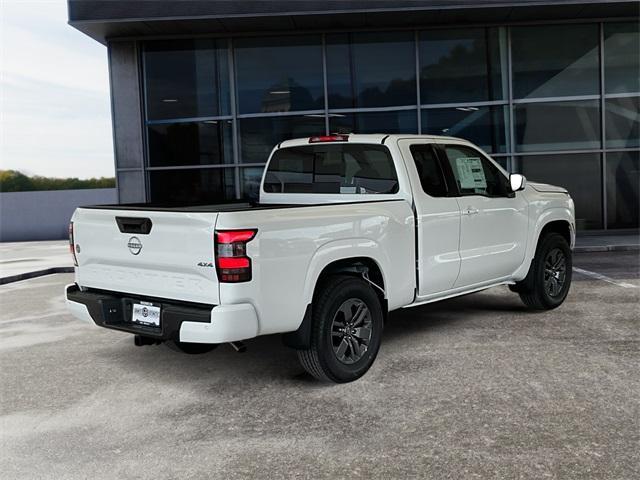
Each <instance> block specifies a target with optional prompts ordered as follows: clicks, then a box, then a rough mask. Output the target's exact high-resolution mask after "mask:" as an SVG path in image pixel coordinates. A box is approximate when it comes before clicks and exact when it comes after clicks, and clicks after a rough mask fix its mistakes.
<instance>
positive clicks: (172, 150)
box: [147, 120, 233, 167]
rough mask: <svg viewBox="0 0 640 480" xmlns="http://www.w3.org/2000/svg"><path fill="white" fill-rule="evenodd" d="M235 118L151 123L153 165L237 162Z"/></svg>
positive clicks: (151, 160) (151, 156)
mask: <svg viewBox="0 0 640 480" xmlns="http://www.w3.org/2000/svg"><path fill="white" fill-rule="evenodd" d="M231 123H232V122H231V120H206V121H204V122H188V123H167V124H158V125H150V126H149V127H148V130H147V131H148V136H149V165H150V166H152V167H169V166H187V165H217V164H220V163H233V152H232V143H233V142H232V139H231Z"/></svg>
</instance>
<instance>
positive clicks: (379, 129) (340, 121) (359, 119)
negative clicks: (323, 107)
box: [329, 110, 418, 133]
mask: <svg viewBox="0 0 640 480" xmlns="http://www.w3.org/2000/svg"><path fill="white" fill-rule="evenodd" d="M329 130H330V131H331V132H332V133H418V119H417V118H416V111H415V110H401V111H399V112H370V113H330V114H329Z"/></svg>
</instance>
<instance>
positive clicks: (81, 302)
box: [65, 284, 258, 343]
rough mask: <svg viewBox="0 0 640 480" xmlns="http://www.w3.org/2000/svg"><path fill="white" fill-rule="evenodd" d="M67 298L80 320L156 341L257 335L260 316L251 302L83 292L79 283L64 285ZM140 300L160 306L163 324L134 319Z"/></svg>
mask: <svg viewBox="0 0 640 480" xmlns="http://www.w3.org/2000/svg"><path fill="white" fill-rule="evenodd" d="M65 298H66V304H67V309H68V310H69V312H70V313H71V314H72V315H73V316H75V317H76V318H78V319H80V320H84V321H86V322H90V323H95V324H96V325H98V326H100V327H105V328H110V329H113V330H120V331H123V332H128V333H133V334H138V335H143V336H146V337H150V338H154V339H156V340H179V341H181V342H191V343H226V342H234V341H239V340H246V339H247V338H253V337H255V336H257V335H258V317H257V315H256V311H255V309H254V308H253V305H251V304H248V303H243V304H237V305H217V306H214V305H202V304H193V303H186V302H177V301H174V300H165V299H155V298H154V299H149V298H144V297H138V296H132V295H127V294H121V293H117V292H103V291H81V290H80V289H79V288H78V286H77V285H76V284H71V285H67V286H66V287H65ZM140 301H148V302H152V303H153V304H154V305H159V306H160V308H161V317H160V327H151V326H145V325H139V324H136V323H133V322H131V312H132V308H133V304H134V303H136V302H140Z"/></svg>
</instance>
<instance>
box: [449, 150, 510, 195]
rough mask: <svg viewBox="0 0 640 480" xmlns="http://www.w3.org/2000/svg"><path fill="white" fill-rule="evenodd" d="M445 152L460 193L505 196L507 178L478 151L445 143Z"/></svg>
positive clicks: (506, 192)
mask: <svg viewBox="0 0 640 480" xmlns="http://www.w3.org/2000/svg"><path fill="white" fill-rule="evenodd" d="M445 152H446V154H447V158H448V160H449V164H450V165H451V170H453V176H454V177H455V179H456V183H457V184H458V190H459V191H460V194H461V195H484V196H488V197H501V196H506V195H507V194H508V193H509V192H510V189H509V190H508V189H507V178H506V177H505V176H504V175H503V174H502V173H501V172H500V171H499V170H498V169H497V168H496V167H495V166H494V165H492V164H491V162H489V160H487V159H486V158H483V157H482V155H480V152H477V151H476V150H474V149H472V148H468V147H463V146H460V145H447V146H446V147H445Z"/></svg>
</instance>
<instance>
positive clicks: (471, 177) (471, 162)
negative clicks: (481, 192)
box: [456, 157, 487, 189]
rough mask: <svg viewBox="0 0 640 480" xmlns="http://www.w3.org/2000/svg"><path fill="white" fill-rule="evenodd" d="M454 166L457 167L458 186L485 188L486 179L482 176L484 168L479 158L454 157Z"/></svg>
mask: <svg viewBox="0 0 640 480" xmlns="http://www.w3.org/2000/svg"><path fill="white" fill-rule="evenodd" d="M456 168H457V169H458V180H459V181H460V188H464V189H467V188H471V189H474V188H480V189H482V188H487V179H486V177H485V176H484V169H483V168H482V160H480V158H478V157H460V158H456Z"/></svg>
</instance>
